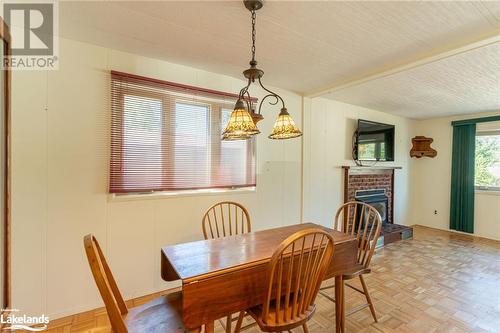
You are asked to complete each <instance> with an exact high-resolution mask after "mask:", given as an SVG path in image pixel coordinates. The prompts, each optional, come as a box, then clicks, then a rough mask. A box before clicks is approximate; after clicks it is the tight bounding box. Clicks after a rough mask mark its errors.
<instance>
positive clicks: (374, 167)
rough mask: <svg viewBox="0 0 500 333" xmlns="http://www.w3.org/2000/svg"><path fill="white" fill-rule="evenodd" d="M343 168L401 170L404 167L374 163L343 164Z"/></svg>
mask: <svg viewBox="0 0 500 333" xmlns="http://www.w3.org/2000/svg"><path fill="white" fill-rule="evenodd" d="M342 169H351V170H399V169H403V167H401V166H389V165H387V166H386V165H374V166H369V165H367V166H359V165H343V166H342Z"/></svg>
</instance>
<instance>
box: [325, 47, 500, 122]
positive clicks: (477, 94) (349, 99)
mask: <svg viewBox="0 0 500 333" xmlns="http://www.w3.org/2000/svg"><path fill="white" fill-rule="evenodd" d="M324 97H327V98H330V99H334V100H338V101H343V102H346V103H350V104H355V105H361V106H364V107H367V108H370V109H375V110H383V111H384V112H388V113H392V114H397V115H401V116H406V117H410V118H431V117H438V116H439V117H441V116H451V115H458V114H469V113H474V112H484V111H495V110H500V42H499V43H494V44H492V45H489V46H485V47H481V48H477V49H473V50H469V51H467V52H464V53H460V54H456V55H453V56H451V57H448V58H445V59H442V60H439V61H435V62H430V63H427V64H425V65H423V66H417V67H415V68H411V69H408V70H405V71H402V72H397V73H395V74H392V75H386V76H381V77H379V78H376V79H374V80H370V81H367V82H363V83H360V84H357V85H354V86H350V87H348V88H346V89H340V90H337V91H334V92H332V93H329V94H326V95H325V96H324Z"/></svg>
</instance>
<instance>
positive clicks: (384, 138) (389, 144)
mask: <svg viewBox="0 0 500 333" xmlns="http://www.w3.org/2000/svg"><path fill="white" fill-rule="evenodd" d="M354 159H356V160H358V161H394V125H389V124H381V123H376V122H374V121H368V120H363V119H359V120H358V129H357V131H356V134H355V146H354Z"/></svg>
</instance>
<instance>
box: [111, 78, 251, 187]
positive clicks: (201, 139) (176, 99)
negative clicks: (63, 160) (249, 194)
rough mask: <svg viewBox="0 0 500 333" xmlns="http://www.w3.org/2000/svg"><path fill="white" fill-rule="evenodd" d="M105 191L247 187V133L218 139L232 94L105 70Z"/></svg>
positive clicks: (249, 168)
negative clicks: (107, 75)
mask: <svg viewBox="0 0 500 333" xmlns="http://www.w3.org/2000/svg"><path fill="white" fill-rule="evenodd" d="M111 95H112V98H111V114H112V116H111V117H112V127H111V161H110V184H109V192H110V193H141V192H156V191H180V190H195V189H211V188H238V187H249V186H255V178H256V177H255V139H250V140H246V141H222V140H221V136H222V131H223V130H224V128H225V126H226V124H227V122H228V121H229V116H230V115H231V112H232V108H233V106H234V103H235V101H236V98H237V97H236V96H234V95H231V94H227V93H221V92H214V91H209V90H206V89H201V88H194V87H189V86H183V85H177V84H173V83H169V82H163V81H157V80H152V79H147V78H143V77H138V76H135V75H130V74H124V73H118V72H112V76H111Z"/></svg>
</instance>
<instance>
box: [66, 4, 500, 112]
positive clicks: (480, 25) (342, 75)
mask: <svg viewBox="0 0 500 333" xmlns="http://www.w3.org/2000/svg"><path fill="white" fill-rule="evenodd" d="M59 16H60V33H61V35H62V36H63V37H67V38H71V39H76V40H81V41H85V42H90V43H93V44H97V45H102V46H106V47H110V48H115V49H119V50H123V51H127V52H131V53H136V54H141V55H144V56H148V57H153V58H159V59H164V60H167V61H171V62H175V63H180V64H185V65H189V66H193V67H197V68H201V69H206V70H209V71H213V72H217V73H222V74H227V75H230V76H234V77H239V78H241V77H242V75H241V72H242V71H243V70H244V69H246V67H247V66H248V65H247V63H248V60H249V51H250V50H249V44H250V17H249V13H248V12H247V11H246V9H244V7H243V5H242V3H241V2H240V1H223V2H211V1H182V2H180V1H179V2H177V1H155V2H144V1H128V2H116V1H102V2H61V3H60V15H59ZM499 24H500V2H413V1H410V2H333V1H332V2H328V1H317V2H315V1H314V2H313V1H291V2H283V1H267V2H266V5H265V6H264V8H263V9H262V10H260V11H259V12H258V15H257V60H258V61H259V67H261V68H262V69H264V70H265V72H266V75H265V78H264V81H265V82H266V83H267V84H270V85H274V86H279V87H282V88H287V89H290V90H293V91H296V92H299V93H310V92H315V91H319V90H322V89H325V88H329V87H334V86H336V85H338V84H341V83H342V82H348V81H350V80H353V79H357V78H361V77H363V76H366V75H369V74H372V73H375V72H377V71H381V70H384V69H387V68H390V67H394V66H397V65H399V64H406V63H408V62H411V61H415V60H417V59H419V58H422V57H426V56H428V55H430V54H435V53H436V52H438V51H439V50H446V49H450V48H453V47H455V46H459V45H464V44H466V43H468V42H469V41H474V40H477V39H478V38H479V37H480V36H484V35H491V34H492V33H495V32H496V33H500V25H499ZM484 52H486V54H488V57H489V58H488V62H487V65H488V66H493V68H498V62H499V60H498V59H499V58H500V57H497V59H494V58H495V52H496V51H495V50H494V49H493V50H492V49H490V50H488V51H484ZM490 58H491V59H490ZM447 61H448V63H447V64H443V65H441V67H439V66H438V67H439V68H440V70H438V72H436V69H435V68H434V69H432V70H427V71H425V72H426V73H431V74H433V75H431V76H427V77H426V75H425V74H423V72H422V74H421V75H420V76H419V75H417V74H416V73H408V74H407V75H408V76H407V77H399V80H394V78H393V81H384V87H385V89H384V90H383V91H381V90H378V91H379V92H382V93H383V95H384V96H380V95H376V96H372V95H373V94H371V95H367V94H366V91H365V90H363V89H361V88H362V87H357V86H356V87H350V88H348V89H344V90H342V91H338V92H336V93H334V94H331V95H328V97H329V98H336V99H337V98H338V99H340V100H342V101H345V102H347V103H352V104H358V105H362V106H367V107H370V105H371V106H373V108H376V109H378V110H381V111H386V112H393V113H399V114H402V115H405V116H413V113H414V111H415V112H416V111H418V112H420V113H419V114H418V115H417V116H416V117H427V116H434V115H435V114H431V115H429V114H428V113H429V112H428V110H429V108H428V104H429V103H430V104H432V105H434V106H435V107H434V109H432V110H433V111H432V112H435V111H436V110H437V112H443V114H444V113H447V112H449V111H448V109H450V108H451V109H453V107H454V106H453V103H451V102H446V103H445V105H443V110H444V109H446V110H445V111H443V110H441V109H440V108H439V104H440V103H441V100H440V98H439V97H440V93H441V92H442V93H443V94H444V95H443V97H444V98H445V99H446V100H447V101H448V100H450V99H453V98H454V97H453V96H456V95H457V94H459V92H460V91H463V90H467V88H468V87H472V88H474V89H472V90H470V92H469V93H468V94H467V95H462V96H460V100H458V101H457V105H456V106H457V107H455V109H457V110H458V109H460V110H468V111H467V112H476V111H484V110H479V109H478V108H479V106H478V107H476V108H474V107H473V105H469V104H476V103H468V102H465V101H464V99H466V98H468V100H470V101H475V100H476V99H474V98H475V97H474V96H471V95H472V94H474V93H475V92H481V93H485V91H486V95H487V96H492V95H494V90H495V87H494V86H488V87H482V88H481V87H479V85H480V84H483V83H484V84H492V83H493V84H494V83H495V82H494V81H495V75H494V74H491V73H488V70H487V69H485V68H483V67H481V66H480V65H478V64H477V63H476V62H478V61H479V62H482V61H483V60H482V59H481V55H474V56H473V60H464V59H462V60H456V61H453V60H448V59H447ZM463 65H466V66H471V67H470V68H468V69H466V70H464V71H463V72H464V74H463V75H462V76H460V73H461V72H462V69H463V67H460V68H455V69H454V70H453V69H450V70H449V71H446V69H449V66H463ZM480 67H481V68H480ZM422 70H423V69H422ZM450 73H453V75H454V80H450V79H448V78H446V77H442V76H440V75H451V74H450ZM401 75H403V76H404V75H405V74H404V73H401ZM465 75H466V76H465ZM483 75H484V76H483ZM464 77H465V79H466V81H470V80H472V78H474V79H473V80H474V81H475V82H472V83H471V82H464V83H463V85H462V84H461V85H460V86H459V87H455V88H450V89H451V90H453V91H454V93H452V94H449V92H448V91H446V90H439V89H438V88H436V87H442V85H443V84H445V85H446V87H447V88H448V87H450V85H454V83H455V82H456V80H462V79H464ZM431 78H432V79H433V80H434V79H435V80H437V81H436V82H429V80H431ZM496 79H498V77H497V78H496ZM422 80H423V81H422ZM476 82H477V83H476ZM496 83H497V86H496V89H498V81H497V82H496ZM371 84H372V85H375V86H378V85H377V84H376V83H375V82H373V81H372V83H371ZM391 84H392V85H394V84H396V85H397V87H399V86H400V85H402V84H403V85H406V84H408V85H411V86H409V87H406V89H407V90H404V91H405V92H408V91H410V92H411V93H410V94H409V95H408V96H407V97H405V98H401V95H397V97H398V98H395V96H396V94H394V93H393V90H394V88H395V87H394V86H392V85H391ZM402 89H404V87H403V88H402ZM433 89H437V90H433ZM350 91H352V92H350ZM356 92H358V93H356ZM497 92H498V90H497ZM337 94H338V95H337ZM367 96H372V97H371V98H368V97H367ZM422 96H428V97H429V96H430V97H432V99H431V100H430V101H429V103H423V102H422V101H420V100H418V99H411V98H417V97H422ZM466 96H467V97H466ZM374 97H377V98H374ZM483 99H484V98H483ZM483 102H484V103H481V104H480V105H481V107H482V106H483V105H485V106H488V107H493V108H500V106H499V105H498V104H496V106H495V103H497V102H498V101H496V102H495V101H492V100H490V101H489V102H488V101H483ZM421 107H425V109H420V108H421ZM417 109H418V110H417ZM460 112H461V111H460Z"/></svg>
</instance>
